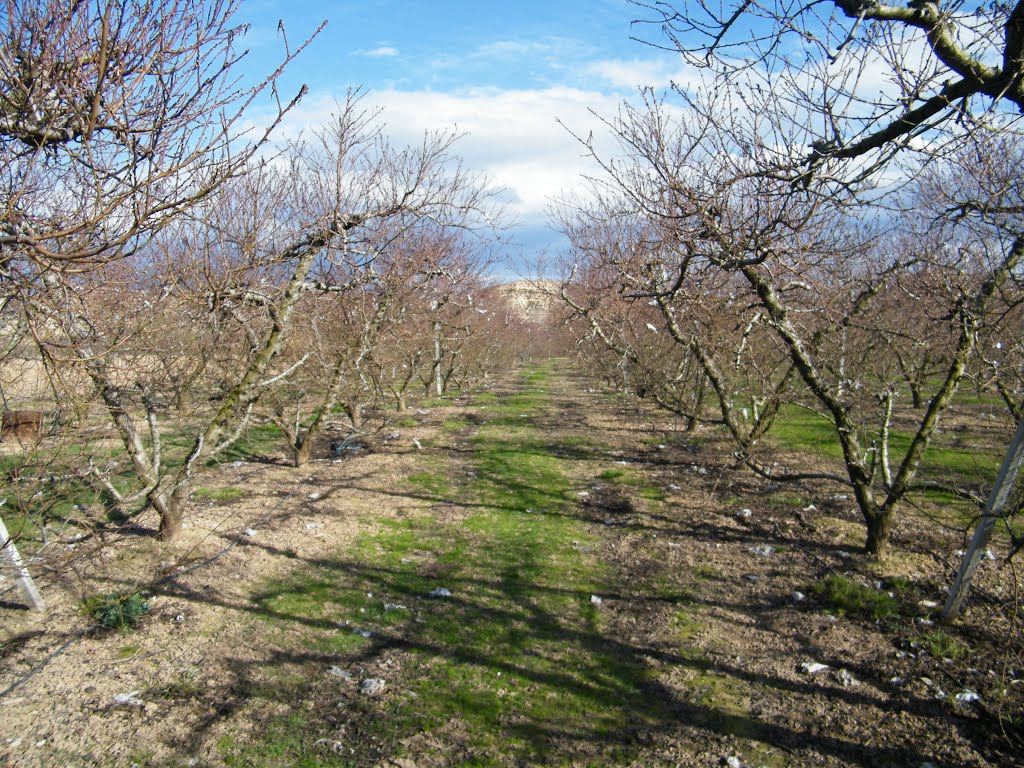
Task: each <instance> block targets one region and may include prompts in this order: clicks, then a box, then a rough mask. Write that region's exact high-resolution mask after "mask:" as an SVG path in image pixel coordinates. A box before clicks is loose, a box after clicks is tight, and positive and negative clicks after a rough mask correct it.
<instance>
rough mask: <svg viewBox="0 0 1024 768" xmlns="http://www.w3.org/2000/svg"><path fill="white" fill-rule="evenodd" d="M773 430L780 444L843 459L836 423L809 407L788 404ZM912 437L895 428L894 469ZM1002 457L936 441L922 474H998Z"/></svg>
mask: <svg viewBox="0 0 1024 768" xmlns="http://www.w3.org/2000/svg"><path fill="white" fill-rule="evenodd" d="M770 434H771V435H772V437H773V438H774V444H775V445H777V446H779V447H783V448H786V449H787V450H798V451H803V452H806V453H813V454H815V455H817V456H821V457H824V458H828V459H832V460H835V461H842V458H843V456H842V449H841V448H840V446H839V441H838V438H837V437H836V432H835V427H834V426H833V425H832V423H831V422H829V421H827V420H826V419H824V418H822V417H821V416H819V415H818V414H816V413H813V412H811V411H809V410H807V409H806V408H801V407H799V406H795V405H790V406H784V407H783V408H782V409H781V410H780V412H779V415H778V417H777V418H776V420H775V423H774V425H773V426H772V430H771V433H770ZM871 437H872V436H871V435H870V434H867V435H862V436H861V444H862V445H864V446H869V445H870V444H871ZM912 437H913V435H912V434H911V433H909V432H903V431H900V430H893V431H892V432H891V434H890V442H889V452H890V457H891V458H890V461H891V462H892V465H893V468H894V470H895V468H896V467H897V466H898V464H899V461H900V460H901V459H902V457H903V455H904V454H905V453H906V451H907V449H908V448H909V447H910V442H911V439H912ZM940 437H941V436H940ZM1001 461H1002V456H1001V455H997V454H996V453H993V452H985V451H978V450H976V449H973V448H950V447H946V446H943V445H942V444H941V443H940V442H937V441H933V442H932V444H931V445H930V446H929V448H928V450H927V451H926V452H925V456H924V460H923V462H922V465H921V474H922V475H923V476H924V477H926V478H930V479H940V478H941V479H944V480H949V479H956V480H957V481H960V482H976V481H977V480H978V479H979V478H987V479H991V478H994V477H995V473H996V471H997V470H998V469H999V464H1000V462H1001Z"/></svg>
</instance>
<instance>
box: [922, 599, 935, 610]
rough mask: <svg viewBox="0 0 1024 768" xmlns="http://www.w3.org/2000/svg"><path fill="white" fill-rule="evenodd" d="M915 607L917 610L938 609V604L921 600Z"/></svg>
mask: <svg viewBox="0 0 1024 768" xmlns="http://www.w3.org/2000/svg"><path fill="white" fill-rule="evenodd" d="M917 606H918V608H924V609H926V610H931V609H932V608H938V607H939V604H938V603H936V602H935V601H934V600H922V601H921V602H919V603H918V604H917Z"/></svg>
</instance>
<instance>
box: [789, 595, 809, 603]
mask: <svg viewBox="0 0 1024 768" xmlns="http://www.w3.org/2000/svg"><path fill="white" fill-rule="evenodd" d="M789 596H790V597H791V598H793V602H794V603H802V602H803V601H804V600H806V599H807V595H805V594H804V593H803V592H792V593H790V595H789Z"/></svg>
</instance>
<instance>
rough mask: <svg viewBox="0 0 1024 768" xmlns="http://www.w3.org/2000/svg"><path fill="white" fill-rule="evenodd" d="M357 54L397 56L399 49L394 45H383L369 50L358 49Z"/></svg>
mask: <svg viewBox="0 0 1024 768" xmlns="http://www.w3.org/2000/svg"><path fill="white" fill-rule="evenodd" d="M356 54H357V55H359V56H371V57H380V56H397V55H398V49H397V48H395V47H393V46H390V45H382V46H379V47H377V48H371V49H370V50H367V51H356Z"/></svg>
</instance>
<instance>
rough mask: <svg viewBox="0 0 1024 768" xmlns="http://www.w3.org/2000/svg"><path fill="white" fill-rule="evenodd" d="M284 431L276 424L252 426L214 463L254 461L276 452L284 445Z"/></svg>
mask: <svg viewBox="0 0 1024 768" xmlns="http://www.w3.org/2000/svg"><path fill="white" fill-rule="evenodd" d="M284 439H285V438H284V432H282V431H281V428H280V427H278V426H277V425H276V424H260V425H258V426H254V427H250V428H249V429H248V430H246V433H245V435H244V436H243V437H242V438H241V439H240V440H239V441H238V442H237V443H235V444H234V445H232V446H231V447H230V448H228V449H227V450H226V451H224V452H223V453H222V454H220V455H219V456H218V457H217V458H216V459H215V460H214V463H218V464H221V463H227V462H232V461H252V460H253V459H258V458H260V457H262V456H266V455H267V454H268V453H274V452H276V451H277V450H278V448H280V446H281V445H282V441H283V440H284Z"/></svg>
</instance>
